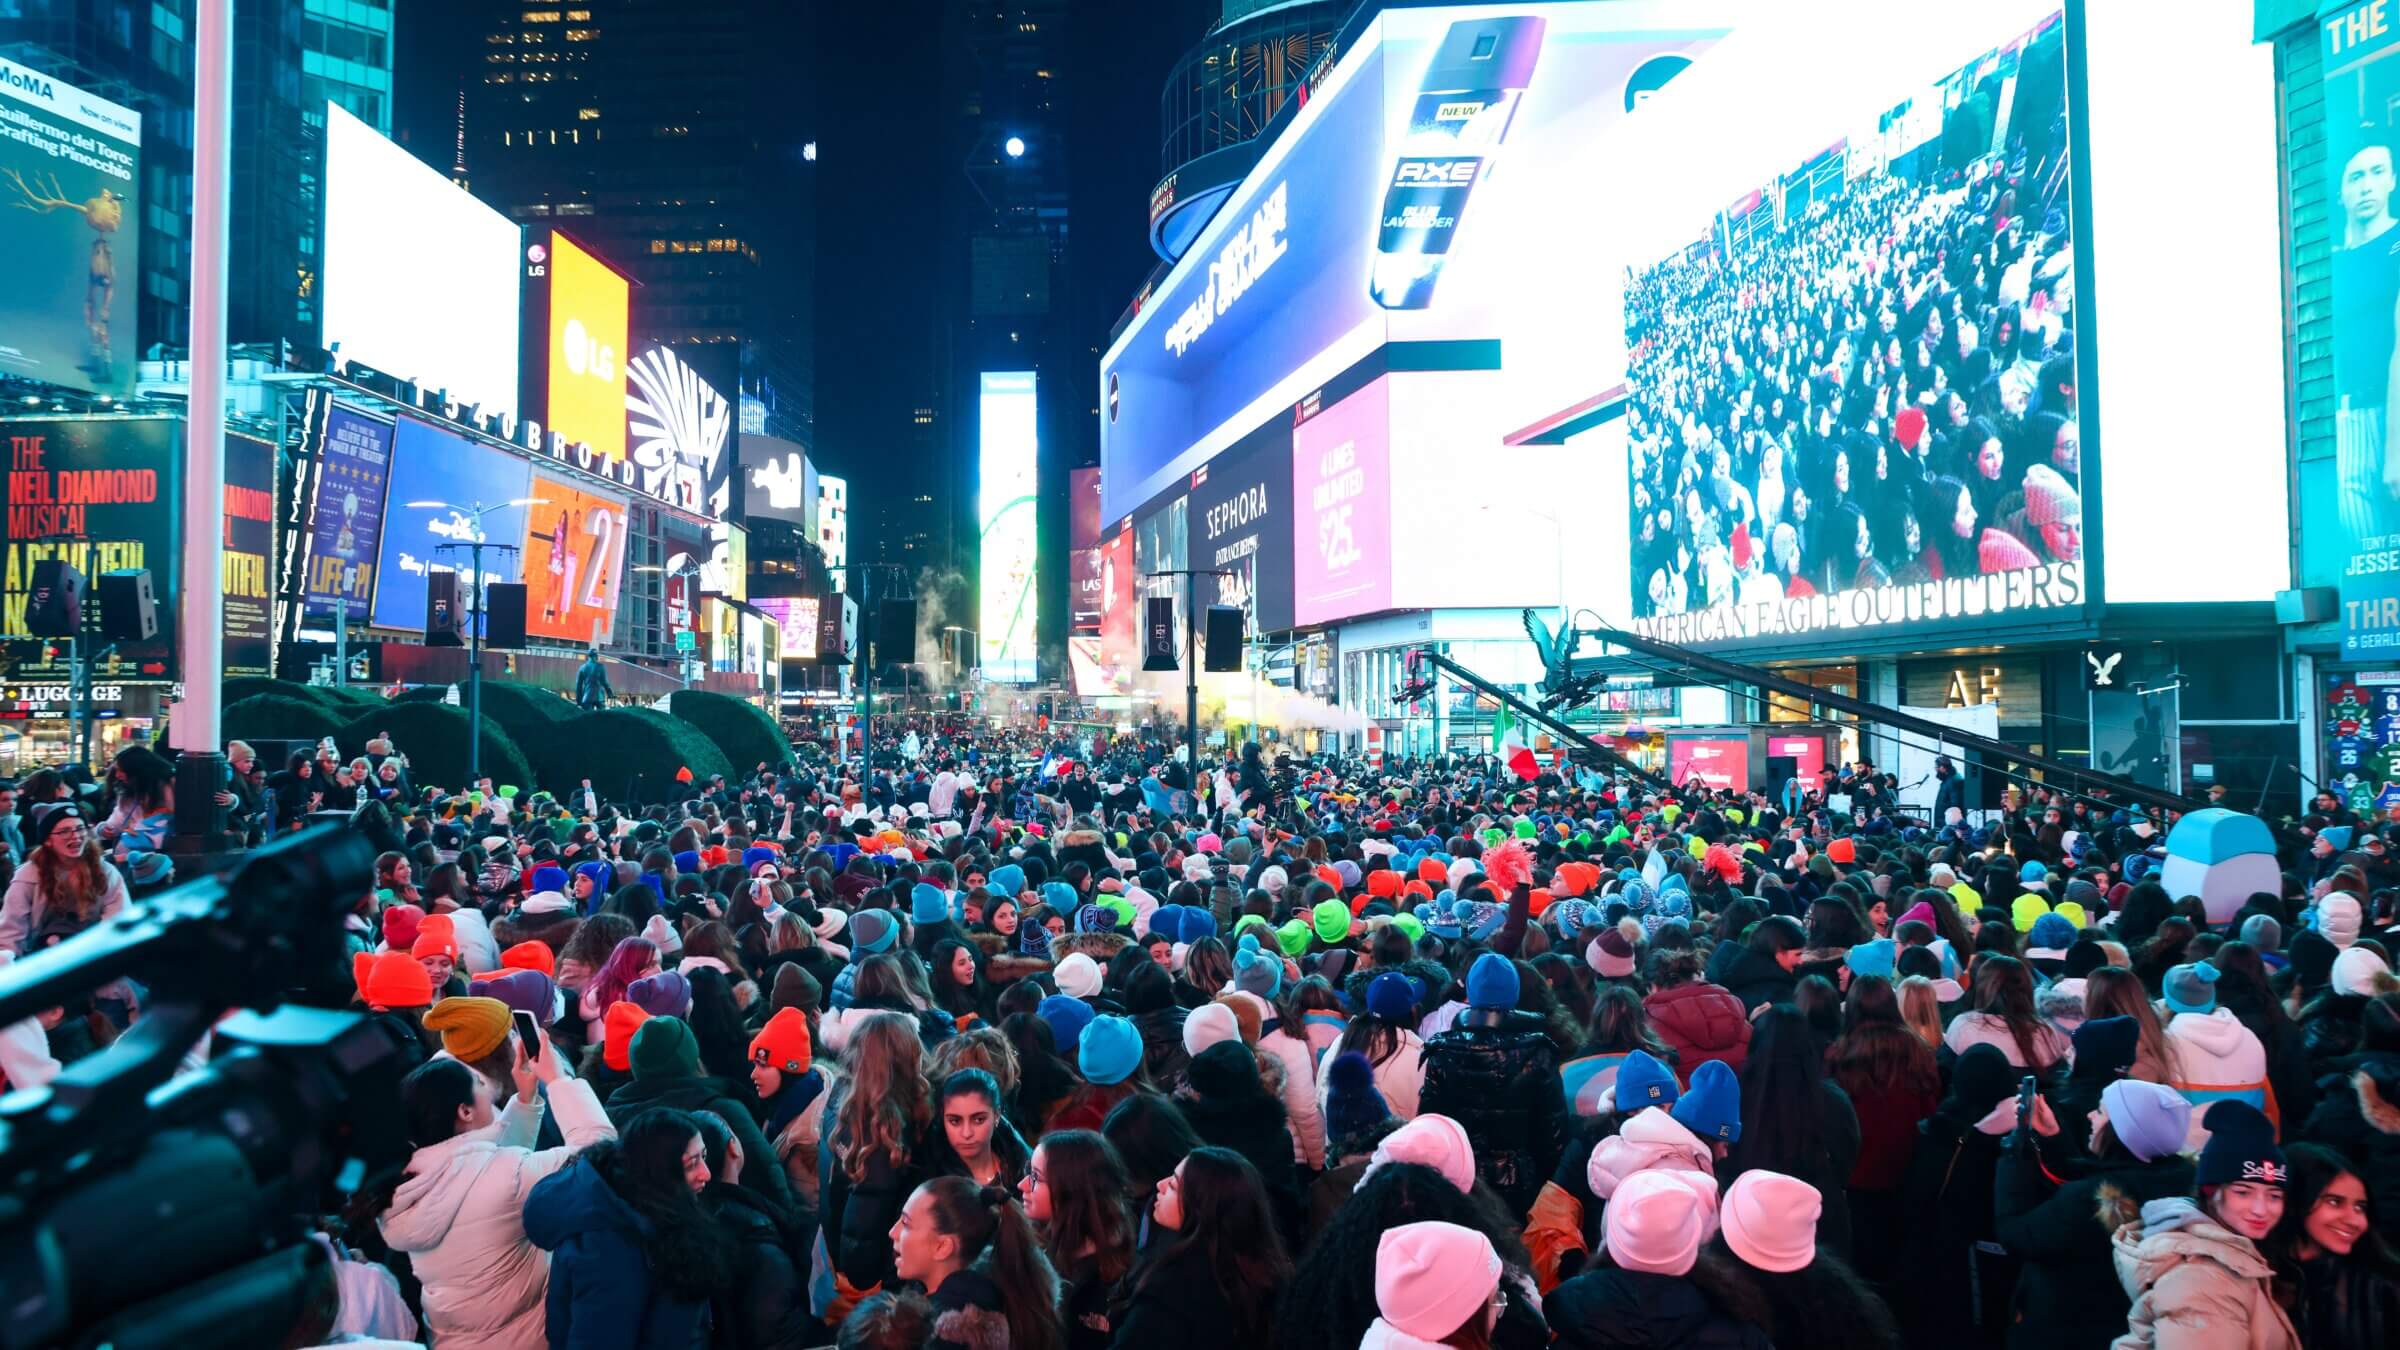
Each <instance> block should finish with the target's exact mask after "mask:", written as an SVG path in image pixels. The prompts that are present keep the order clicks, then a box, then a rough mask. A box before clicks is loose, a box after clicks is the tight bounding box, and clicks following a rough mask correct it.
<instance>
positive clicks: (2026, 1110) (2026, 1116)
mask: <svg viewBox="0 0 2400 1350" xmlns="http://www.w3.org/2000/svg"><path fill="white" fill-rule="evenodd" d="M517 1015H518V1016H519V1017H522V1016H524V1014H523V1013H519V1014H517ZM2035 1087H2036V1084H2035V1082H2034V1078H2033V1075H2032V1074H2027V1075H2025V1077H2024V1078H2023V1079H2022V1080H2020V1081H2019V1082H2018V1083H2017V1124H2018V1126H2019V1127H2020V1128H2021V1127H2023V1126H2024V1125H2025V1124H2026V1122H2028V1121H2030V1120H2032V1119H2033V1094H2034V1089H2035Z"/></svg>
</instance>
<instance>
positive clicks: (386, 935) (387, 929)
mask: <svg viewBox="0 0 2400 1350" xmlns="http://www.w3.org/2000/svg"><path fill="white" fill-rule="evenodd" d="M423 922H425V911H424V910H421V909H419V908H417V907H416V906H415V905H393V906H391V907H390V908H388V909H386V910H384V911H383V945H384V946H386V947H388V948H390V949H391V950H393V951H396V952H404V951H407V950H408V949H409V948H411V947H414V946H416V945H417V925H419V924H421V923H423Z"/></svg>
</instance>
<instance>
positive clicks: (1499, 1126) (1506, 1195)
mask: <svg viewBox="0 0 2400 1350" xmlns="http://www.w3.org/2000/svg"><path fill="white" fill-rule="evenodd" d="M1417 1110H1418V1113H1419V1114H1420V1115H1424V1114H1434V1115H1444V1116H1448V1117H1450V1118H1451V1119H1452V1120H1455V1121H1457V1122H1458V1123H1459V1124H1460V1125H1462V1126H1464V1127H1465V1128H1466V1131H1467V1138H1468V1139H1469V1140H1470V1141H1471V1142H1472V1143H1473V1144H1474V1145H1475V1172H1476V1175H1477V1176H1478V1177H1479V1178H1481V1179H1482V1180H1483V1181H1484V1182H1485V1183H1486V1184H1488V1185H1489V1186H1491V1188H1492V1189H1493V1190H1494V1191H1496V1192H1498V1193H1499V1195H1500V1198H1501V1199H1502V1200H1504V1201H1506V1202H1507V1203H1508V1207H1509V1212H1510V1213H1512V1214H1514V1215H1516V1216H1517V1217H1518V1218H1520V1219H1522V1218H1523V1217H1524V1216H1525V1213H1526V1211H1527V1210H1529V1209H1531V1208H1533V1200H1534V1197H1535V1196H1536V1195H1538V1194H1539V1193H1540V1192H1541V1189H1542V1183H1543V1182H1545V1181H1547V1180H1549V1179H1550V1173H1551V1172H1552V1171H1553V1170H1554V1169H1556V1168H1557V1166H1558V1158H1559V1155H1560V1154H1561V1153H1563V1152H1565V1151H1566V1147H1567V1131H1568V1128H1569V1124H1570V1121H1569V1117H1568V1113H1567V1098H1566V1092H1565V1089H1564V1087H1563V1086H1562V1085H1561V1083H1560V1081H1559V1077H1558V1047H1557V1046H1556V1045H1555V1044H1553V1043H1552V1042H1551V1040H1550V1037H1549V1034H1548V1033H1547V1032H1546V1031H1545V1030H1544V1029H1543V1027H1542V1023H1541V1019H1540V1018H1538V1017H1535V1016H1534V1015H1532V1014H1531V1013H1523V1012H1518V1011H1516V1010H1514V1009H1498V1008H1472V1007H1471V1008H1469V1009H1467V1010H1466V1011H1465V1012H1463V1013H1460V1014H1459V1017H1458V1020H1457V1021H1456V1022H1454V1023H1452V1024H1451V1026H1450V1030H1448V1031H1445V1032H1443V1033H1441V1034H1440V1035H1438V1036H1435V1037H1434V1038H1433V1039H1432V1040H1430V1041H1427V1042H1425V1089H1424V1092H1423V1093H1422V1094H1421V1095H1420V1096H1419V1097H1418V1099H1417Z"/></svg>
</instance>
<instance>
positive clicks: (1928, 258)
mask: <svg viewBox="0 0 2400 1350" xmlns="http://www.w3.org/2000/svg"><path fill="white" fill-rule="evenodd" d="M1934 148H1935V147H1931V146H1929V147H1927V148H1926V149H1925V150H1923V151H1920V152H1919V153H1920V156H1922V157H1923V158H1924V159H1926V160H1928V161H1930V160H1931V159H1932V157H1933V156H1932V152H1933V149H1934ZM1818 190H1819V191H1820V192H1824V189H1823V188H1822V187H1821V186H1820V187H1819V189H1818ZM2066 207H2067V203H2066V179H2065V173H2064V169H2063V161H2060V160H2055V159H2046V158H2035V159H2033V160H2031V161H2030V162H2029V161H2028V159H2027V158H2026V156H2025V154H2024V152H2023V147H2022V146H2017V147H2016V154H2015V157H2014V158H2010V157H2007V156H2005V155H1986V156H1982V157H1979V158H1977V159H1975V160H1973V161H1972V163H1970V164H1967V165H1965V166H1964V167H1963V168H1955V169H1952V168H1940V169H1936V168H1932V167H1928V168H1925V169H1922V170H1921V171H1919V172H1918V173H1917V174H1916V175H1914V176H1904V175H1901V174H1897V173H1874V174H1870V175H1867V176H1865V177H1862V178H1858V179H1850V180H1842V181H1839V182H1837V183H1836V184H1835V185H1834V186H1833V187H1832V189H1831V190H1830V192H1825V193H1824V195H1820V196H1817V197H1814V198H1813V199H1811V200H1809V201H1807V202H1806V204H1805V205H1802V204H1801V203H1799V202H1798V201H1794V202H1793V203H1791V205H1790V207H1789V209H1790V210H1792V211H1793V212H1794V215H1795V219H1794V220H1792V221H1791V222H1790V223H1788V224H1786V225H1784V226H1783V227H1781V228H1780V229H1777V228H1772V227H1761V228H1760V229H1758V230H1757V231H1756V232H1755V233H1749V234H1743V233H1741V231H1740V229H1739V227H1738V226H1736V227H1734V229H1733V231H1732V233H1730V234H1728V236H1727V240H1728V245H1727V248H1726V249H1725V250H1722V251H1721V250H1720V249H1718V248H1716V247H1713V246H1703V247H1701V248H1699V249H1695V250H1687V251H1686V252H1685V253H1683V254H1678V255H1677V256H1675V257H1672V258H1669V259H1667V260H1666V261H1664V262H1661V263H1659V264H1658V265H1656V266H1654V267H1652V268H1650V269H1648V270H1647V271H1644V272H1642V273H1640V274H1638V275H1636V276H1634V277H1633V278H1631V279H1630V281H1629V283H1628V286H1627V290H1626V315H1627V320H1626V322H1627V332H1628V335H1629V338H1630V341H1631V343H1632V358H1631V384H1632V387H1633V388H1634V389H1635V390H1636V391H1637V392H1636V394H1635V397H1634V399H1633V400H1632V403H1631V406H1630V407H1629V409H1628V411H1627V421H1626V427H1627V437H1628V440H1629V445H1630V451H1631V455H1630V462H1631V466H1632V483H1631V488H1630V490H1631V493H1632V530H1633V539H1632V541H1631V544H1630V547H1631V549H1632V555H1633V569H1632V577H1633V583H1634V590H1635V595H1634V597H1633V603H1634V607H1635V612H1636V613H1637V614H1639V615H1644V616H1649V615H1668V614H1681V613H1685V612H1689V611H1696V610H1704V609H1710V608H1714V607H1717V606H1723V605H1731V604H1737V603H1738V604H1754V603H1759V602H1765V601H1774V600H1779V599H1783V598H1787V597H1800V596H1808V595H1833V594H1837V593H1839V592H1842V591H1848V590H1853V589H1858V588H1865V587H1877V586H1887V585H1893V584H1910V583H1922V582H1928V581H1940V580H1943V579H1947V578H1963V577H1975V576H1980V575H1984V574H1988V573H1996V572H2009V571H2017V570H2020V569H2024V568H2030V567H2034V566H2037V565H2039V564H2042V563H2054V562H2073V561H2077V560H2079V559H2080V558H2081V557H2082V520H2083V506H2082V463H2081V437H2080V432H2079V430H2078V428H2077V424H2076V412H2075V374H2074V370H2075V353H2074V336H2075V335H2074V327H2073V310H2074V296H2073V279H2074V274H2073V270H2072V263H2073V251H2072V248H2071V240H2070V239H2069V237H2068V230H2067V227H2066V220H2067V209H2066ZM1781 209H1785V208H1783V207H1781V206H1779V205H1778V204H1776V203H1774V202H1766V203H1762V204H1761V205H1759V206H1758V207H1757V208H1756V211H1755V212H1754V218H1755V217H1757V216H1760V215H1763V214H1765V213H1770V212H1774V211H1777V210H1781Z"/></svg>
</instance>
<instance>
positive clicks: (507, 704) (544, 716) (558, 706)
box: [396, 679, 577, 736]
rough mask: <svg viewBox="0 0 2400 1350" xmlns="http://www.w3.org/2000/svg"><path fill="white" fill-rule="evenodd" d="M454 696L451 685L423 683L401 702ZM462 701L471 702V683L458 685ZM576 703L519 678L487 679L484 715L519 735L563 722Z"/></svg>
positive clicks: (408, 692) (484, 685)
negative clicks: (469, 700) (519, 680)
mask: <svg viewBox="0 0 2400 1350" xmlns="http://www.w3.org/2000/svg"><path fill="white" fill-rule="evenodd" d="M449 696H450V687H449V686H448V685H442V684H426V685H419V686H417V687H416V688H414V689H411V690H408V691H406V692H404V693H402V694H401V695H400V697H399V698H398V699H397V700H396V701H397V702H401V703H440V702H442V701H443V700H445V699H447V698H448V697H449ZM458 704H459V706H460V707H462V708H463V707H465V706H466V705H467V686H466V684H465V683H464V682H463V681H462V682H461V683H460V684H459V686H458ZM576 711H577V710H576V707H575V705H574V704H573V703H572V702H570V701H568V700H567V699H564V698H561V697H559V696H558V695H557V694H555V693H552V692H551V691H550V690H547V689H544V688H542V687H540V686H539V685H531V684H520V683H518V682H517V681H515V680H491V679H487V680H485V681H484V682H483V715H484V716H485V717H488V718H490V719H491V720H493V721H495V722H498V723H499V724H500V725H501V726H503V727H506V728H507V729H508V731H509V734H510V735H512V736H513V735H516V734H518V733H520V732H523V731H524V730H526V729H527V728H529V727H534V726H543V725H547V724H549V723H552V722H563V721H565V720H567V719H568V718H571V717H573V716H575V714H576Z"/></svg>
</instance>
